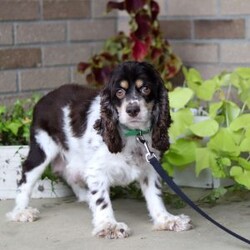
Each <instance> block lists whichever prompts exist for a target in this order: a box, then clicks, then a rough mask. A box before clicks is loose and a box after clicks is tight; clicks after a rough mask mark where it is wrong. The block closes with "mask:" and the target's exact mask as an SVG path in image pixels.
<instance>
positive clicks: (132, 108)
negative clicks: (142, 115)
mask: <svg viewBox="0 0 250 250" xmlns="http://www.w3.org/2000/svg"><path fill="white" fill-rule="evenodd" d="M126 112H127V113H128V115H129V116H131V117H136V116H137V115H138V113H139V112H140V107H139V106H138V104H129V105H128V106H127V108H126Z"/></svg>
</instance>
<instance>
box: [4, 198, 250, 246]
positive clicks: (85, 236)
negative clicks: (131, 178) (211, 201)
mask: <svg viewBox="0 0 250 250" xmlns="http://www.w3.org/2000/svg"><path fill="white" fill-rule="evenodd" d="M13 203H14V201H13V200H6V201H0V249H1V250H20V249H21V250H31V249H32V250H33V249H35V250H40V249H41V250H44V249H46V250H52V249H56V250H58V249H64V250H78V249H79V250H80V249H81V250H85V249H86V250H88V249H90V250H91V249H93V250H99V249H102V250H105V249H107V250H113V249H114V250H117V249H119V250H125V249H126V250H127V249H131V250H132V249H136V250H140V249H143V250H147V249H150V250H152V249H159V250H161V249H164V250H165V249H174V250H182V249H183V250H184V249H185V250H186V249H192V250H201V249H202V250H211V249H220V250H223V249H227V250H231V249H232V250H235V249H249V246H248V245H246V244H244V243H241V242H240V241H238V240H237V239H234V238H233V237H231V236H230V235H227V234H226V233H224V232H223V231H221V230H220V229H217V228H216V227H215V226H213V225H212V224H211V223H210V222H208V221H206V220H205V219H203V218H202V217H201V216H200V215H198V214H197V213H196V212H195V211H193V210H191V208H189V207H186V208H184V209H174V210H173V209H169V211H171V212H172V213H174V214H179V213H185V214H188V215H190V216H191V218H192V220H193V224H194V226H195V228H194V229H192V230H190V231H187V232H180V233H175V232H155V231H152V225H151V223H150V221H149V218H148V214H147V210H146V205H145V202H142V201H136V200H123V199H121V200H115V201H113V207H114V210H115V214H116V217H117V219H118V220H120V221H124V222H126V223H127V224H128V225H129V227H130V228H131V229H132V230H133V234H132V235H131V237H129V238H127V239H122V240H107V239H98V238H95V237H93V236H92V235H91V231H92V225H91V213H90V211H89V209H88V206H87V205H86V204H84V203H77V202H75V199H74V198H60V199H33V200H32V202H31V206H32V207H36V208H38V209H39V210H40V212H41V218H40V219H39V220H38V221H36V222H33V223H14V222H7V221H6V219H5V213H6V212H8V211H10V210H11V208H12V207H13ZM205 210H206V211H207V212H208V213H209V214H210V215H211V216H212V217H213V218H214V219H217V220H218V221H220V222H221V223H222V224H223V225H225V226H227V227H229V228H231V229H232V230H234V231H236V232H238V233H239V234H241V235H242V236H245V237H249V231H250V201H249V200H248V201H244V202H235V203H230V204H223V205H217V206H215V207H213V208H205Z"/></svg>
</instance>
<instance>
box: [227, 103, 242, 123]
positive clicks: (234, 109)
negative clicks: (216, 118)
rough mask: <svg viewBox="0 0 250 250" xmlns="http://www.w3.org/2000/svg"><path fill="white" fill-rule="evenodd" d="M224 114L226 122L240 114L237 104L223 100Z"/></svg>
mask: <svg viewBox="0 0 250 250" xmlns="http://www.w3.org/2000/svg"><path fill="white" fill-rule="evenodd" d="M223 106H224V108H225V115H226V119H227V121H228V123H229V124H230V123H231V122H232V121H234V120H235V119H236V118H237V117H238V116H239V114H240V108H239V107H238V105H237V104H235V103H233V102H229V101H225V102H224V105H223Z"/></svg>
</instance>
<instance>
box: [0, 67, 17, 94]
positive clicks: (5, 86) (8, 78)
mask: <svg viewBox="0 0 250 250" xmlns="http://www.w3.org/2000/svg"><path fill="white" fill-rule="evenodd" d="M16 79H17V76H16V72H15V71H0V90H1V93H4V92H16V90H17V88H16Z"/></svg>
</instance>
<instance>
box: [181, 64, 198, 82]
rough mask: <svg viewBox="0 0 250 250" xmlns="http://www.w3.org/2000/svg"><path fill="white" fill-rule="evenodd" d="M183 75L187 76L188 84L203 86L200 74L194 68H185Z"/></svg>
mask: <svg viewBox="0 0 250 250" xmlns="http://www.w3.org/2000/svg"><path fill="white" fill-rule="evenodd" d="M183 73H184V75H185V78H186V80H187V83H188V84H190V83H196V84H201V83H202V82H203V79H202V77H201V74H200V72H199V71H198V70H196V69H194V68H191V69H189V70H188V69H187V68H185V67H184V68H183Z"/></svg>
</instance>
